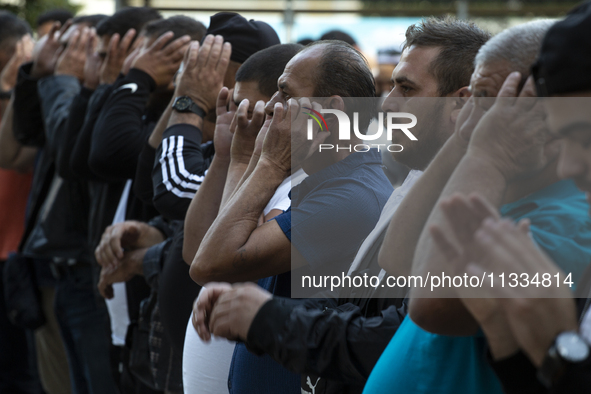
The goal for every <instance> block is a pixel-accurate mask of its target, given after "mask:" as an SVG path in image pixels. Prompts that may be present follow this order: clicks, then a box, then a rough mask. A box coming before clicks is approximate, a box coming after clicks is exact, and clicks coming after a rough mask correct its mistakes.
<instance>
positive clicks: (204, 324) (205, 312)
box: [193, 282, 232, 341]
mask: <svg viewBox="0 0 591 394" xmlns="http://www.w3.org/2000/svg"><path fill="white" fill-rule="evenodd" d="M231 289H232V287H231V286H230V285H229V284H227V283H215V282H213V283H209V284H207V285H206V286H205V287H203V288H202V289H201V292H200V293H199V297H197V300H196V301H195V304H194V307H193V313H194V315H195V322H194V324H193V325H194V326H195V328H196V330H197V334H199V337H200V338H201V339H203V340H204V341H209V340H210V339H211V334H210V330H209V317H210V316H211V313H212V311H213V306H214V305H215V303H216V302H217V300H218V298H219V297H220V295H222V294H223V293H224V292H226V291H228V290H231Z"/></svg>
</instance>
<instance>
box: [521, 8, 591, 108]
mask: <svg viewBox="0 0 591 394" xmlns="http://www.w3.org/2000/svg"><path fill="white" fill-rule="evenodd" d="M590 70H591V2H589V1H587V2H585V3H583V4H580V5H579V6H577V7H575V8H574V9H572V10H571V11H570V12H569V13H568V15H567V17H566V18H565V19H564V20H562V21H559V22H556V23H555V24H554V25H552V27H550V29H549V30H548V32H547V33H546V36H545V37H544V40H543V41H542V48H541V49H540V55H539V57H538V60H537V61H536V63H535V64H534V65H533V67H532V74H533V76H534V78H535V81H536V88H537V91H538V95H539V96H542V97H546V96H551V95H554V94H561V93H571V92H580V91H584V90H591V72H590Z"/></svg>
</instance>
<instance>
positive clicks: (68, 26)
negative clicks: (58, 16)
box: [50, 19, 72, 40]
mask: <svg viewBox="0 0 591 394" xmlns="http://www.w3.org/2000/svg"><path fill="white" fill-rule="evenodd" d="M57 23H59V22H57ZM54 26H55V24H54ZM70 26H72V19H68V20H67V21H66V23H64V25H63V26H62V27H61V29H59V26H58V29H59V33H58V36H57V38H56V39H58V40H59V38H60V37H61V36H62V35H63V34H64V33H65V32H67V31H68V29H69V28H70ZM52 30H53V29H52ZM50 33H51V31H50ZM50 37H53V36H50Z"/></svg>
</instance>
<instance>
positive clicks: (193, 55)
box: [183, 41, 199, 70]
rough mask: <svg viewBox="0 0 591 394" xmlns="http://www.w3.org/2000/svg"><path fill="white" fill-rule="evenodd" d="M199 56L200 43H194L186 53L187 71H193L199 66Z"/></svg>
mask: <svg viewBox="0 0 591 394" xmlns="http://www.w3.org/2000/svg"><path fill="white" fill-rule="evenodd" d="M198 56H199V42H197V41H192V42H191V44H189V48H187V52H186V53H185V60H183V61H184V62H185V70H192V69H193V68H194V67H195V64H197V57H198Z"/></svg>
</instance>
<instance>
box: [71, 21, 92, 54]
mask: <svg viewBox="0 0 591 394" xmlns="http://www.w3.org/2000/svg"><path fill="white" fill-rule="evenodd" d="M89 39H90V29H89V28H88V27H85V28H84V29H82V32H81V33H80V36H79V38H78V41H77V42H76V47H75V48H74V50H75V51H76V52H81V53H82V52H84V51H85V50H86V45H87V43H88V40H89Z"/></svg>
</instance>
